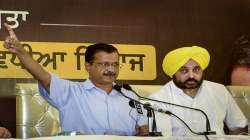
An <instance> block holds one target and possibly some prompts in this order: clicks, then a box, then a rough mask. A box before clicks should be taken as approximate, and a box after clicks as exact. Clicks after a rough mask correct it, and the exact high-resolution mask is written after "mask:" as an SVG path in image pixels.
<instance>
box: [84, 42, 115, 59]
mask: <svg viewBox="0 0 250 140" xmlns="http://www.w3.org/2000/svg"><path fill="white" fill-rule="evenodd" d="M98 52H106V53H113V52H117V53H118V50H117V49H116V48H115V47H114V46H112V45H110V44H105V43H96V44H93V45H90V46H88V47H87V50H86V52H85V62H88V63H91V62H93V60H94V56H95V54H96V53H98ZM118 54H119V53H118Z"/></svg>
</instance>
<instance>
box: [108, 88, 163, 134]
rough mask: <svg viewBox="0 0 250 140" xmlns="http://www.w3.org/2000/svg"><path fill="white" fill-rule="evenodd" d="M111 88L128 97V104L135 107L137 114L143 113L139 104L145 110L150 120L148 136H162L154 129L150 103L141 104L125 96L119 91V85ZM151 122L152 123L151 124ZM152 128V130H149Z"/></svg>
mask: <svg viewBox="0 0 250 140" xmlns="http://www.w3.org/2000/svg"><path fill="white" fill-rule="evenodd" d="M113 88H114V89H115V90H117V91H118V92H119V93H120V94H121V95H122V96H124V97H125V98H127V99H129V100H130V101H129V105H130V107H132V108H136V110H137V112H138V113H139V114H143V110H142V108H141V105H143V107H144V108H145V109H146V110H147V117H148V121H149V122H152V123H149V136H162V134H161V132H157V130H156V121H155V115H154V111H153V108H151V107H150V105H148V104H143V103H141V102H139V101H137V100H135V99H133V98H131V97H128V96H126V95H125V94H124V93H123V92H122V91H121V86H119V85H117V84H116V85H114V86H113ZM152 117H153V118H152ZM151 124H152V125H151ZM151 130H152V131H151Z"/></svg>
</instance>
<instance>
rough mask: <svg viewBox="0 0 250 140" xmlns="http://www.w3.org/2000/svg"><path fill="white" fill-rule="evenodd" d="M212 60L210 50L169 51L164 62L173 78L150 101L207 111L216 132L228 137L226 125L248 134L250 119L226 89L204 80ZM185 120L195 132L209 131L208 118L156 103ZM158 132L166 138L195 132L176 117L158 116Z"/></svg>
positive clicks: (166, 70) (190, 111)
mask: <svg viewBox="0 0 250 140" xmlns="http://www.w3.org/2000/svg"><path fill="white" fill-rule="evenodd" d="M209 61H210V56H209V53H208V51H207V50H206V49H204V48H201V47H197V46H192V47H183V48H179V49H176V50H173V51H171V52H169V53H168V54H167V55H166V56H165V58H164V60H163V65H162V66H163V70H164V72H165V73H166V74H167V75H168V76H170V77H171V78H173V79H172V80H171V81H170V82H168V83H167V84H166V85H164V86H163V87H162V88H161V89H160V90H159V91H158V92H156V93H154V94H152V95H151V96H150V98H152V99H156V100H161V101H166V102H171V103H174V104H178V105H182V106H187V107H191V108H197V109H200V110H202V111H204V112H205V113H206V114H207V116H208V119H209V121H210V126H211V130H212V131H216V134H218V135H223V134H224V130H223V128H224V122H225V124H226V125H227V126H228V128H229V133H230V134H240V133H244V132H247V130H248V129H247V119H246V118H245V116H244V115H243V113H242V111H241V110H240V108H239V107H238V106H237V104H236V102H235V101H234V99H233V98H232V96H231V95H230V93H229V92H228V91H227V89H226V88H225V86H223V85H221V84H218V83H214V82H211V81H207V80H203V71H204V70H205V69H206V67H207V66H208V64H209ZM155 105H157V106H159V107H160V108H163V109H165V110H168V111H170V112H172V113H173V114H175V115H177V116H178V117H180V118H181V119H182V120H184V122H185V123H187V125H188V126H189V127H190V128H191V129H192V131H194V132H204V131H206V118H205V115H204V114H202V113H201V112H199V111H195V110H192V109H187V108H182V107H176V106H172V105H167V104H162V103H156V102H155ZM156 120H157V125H158V130H159V131H162V133H163V135H174V136H183V135H191V134H192V133H191V131H190V130H188V129H187V127H186V126H185V125H184V124H183V123H182V122H181V121H180V120H178V119H177V118H176V117H174V116H173V115H171V116H169V115H166V114H162V113H156Z"/></svg>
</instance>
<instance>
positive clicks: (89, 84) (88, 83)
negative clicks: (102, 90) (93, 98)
mask: <svg viewBox="0 0 250 140" xmlns="http://www.w3.org/2000/svg"><path fill="white" fill-rule="evenodd" d="M115 84H116V83H115V82H113V83H112V85H113V86H114V85H115ZM83 86H84V88H85V89H86V90H90V89H93V88H98V87H96V86H95V85H94V84H93V83H92V81H91V80H90V79H86V81H85V82H84V83H83ZM98 89H99V88H98ZM118 93H119V92H118V91H116V90H114V88H113V90H112V91H111V93H109V95H116V94H118Z"/></svg>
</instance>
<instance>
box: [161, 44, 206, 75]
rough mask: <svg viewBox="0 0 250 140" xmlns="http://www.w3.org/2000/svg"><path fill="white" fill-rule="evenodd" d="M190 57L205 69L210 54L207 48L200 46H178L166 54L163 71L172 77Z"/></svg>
mask: <svg viewBox="0 0 250 140" xmlns="http://www.w3.org/2000/svg"><path fill="white" fill-rule="evenodd" d="M190 59H193V60H194V61H196V62H197V63H198V64H199V65H200V67H201V68H202V70H204V69H206V68H207V66H208V64H209V61H210V55H209V53H208V51H207V50H206V49H204V48H201V47H198V46H192V47H182V48H178V49H176V50H173V51H171V52H169V53H168V54H167V55H166V56H165V58H164V60H163V63H162V67H163V71H164V72H165V73H166V74H167V75H168V76H170V77H171V78H172V77H173V75H174V74H175V73H176V72H177V71H178V70H179V69H180V68H181V67H182V66H183V65H184V64H186V63H187V62H188V60H190Z"/></svg>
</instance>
